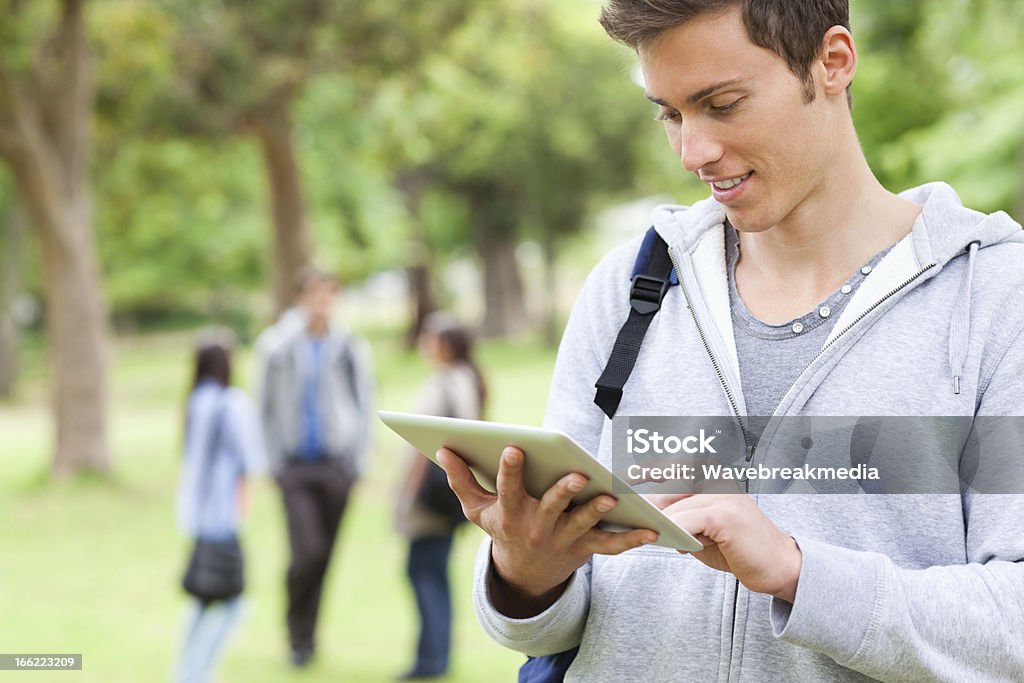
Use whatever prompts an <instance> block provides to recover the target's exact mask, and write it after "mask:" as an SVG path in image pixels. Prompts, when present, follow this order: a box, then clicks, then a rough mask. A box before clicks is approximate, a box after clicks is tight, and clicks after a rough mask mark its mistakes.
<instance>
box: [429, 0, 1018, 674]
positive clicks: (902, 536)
mask: <svg viewBox="0 0 1024 683" xmlns="http://www.w3.org/2000/svg"><path fill="white" fill-rule="evenodd" d="M602 23H603V25H604V26H605V28H606V30H608V32H609V33H610V34H611V35H612V36H613V37H614V38H616V39H618V40H620V41H622V42H625V43H626V44H627V45H630V46H631V47H634V48H635V49H636V51H637V53H638V55H639V59H640V64H641V67H642V70H643V75H644V82H645V86H646V89H647V96H648V98H649V99H651V100H652V101H653V102H655V103H656V104H657V105H658V106H659V107H660V112H661V113H660V119H661V120H662V122H663V125H664V126H665V130H666V133H667V135H668V139H669V143H670V145H671V147H672V149H673V152H674V153H675V154H676V155H678V157H679V160H680V163H681V165H682V166H683V168H684V169H685V170H686V171H689V172H691V173H695V174H697V176H698V177H699V178H700V179H701V180H702V181H704V182H706V183H707V184H708V186H709V189H710V192H711V194H712V197H711V198H709V199H707V200H704V201H701V202H698V203H697V204H695V205H694V206H692V207H689V208H687V207H662V208H660V209H658V210H656V211H655V213H654V217H653V223H654V226H655V228H656V229H657V231H658V233H659V234H660V235H661V237H663V239H664V240H665V242H667V243H668V245H669V253H670V255H671V257H672V261H673V264H674V269H675V272H676V274H677V275H678V279H679V282H680V286H679V287H672V288H671V289H670V290H669V291H668V293H667V295H666V296H665V299H664V301H663V303H662V306H661V310H660V312H658V314H657V316H656V317H655V318H654V319H653V322H652V324H651V326H650V329H649V330H648V332H647V335H646V338H645V340H644V342H643V346H642V348H641V351H640V355H639V358H638V360H637V363H636V367H635V369H634V370H633V374H632V376H631V378H630V380H629V383H628V384H627V385H626V387H625V393H624V396H623V398H622V403H621V405H620V406H619V409H618V414H620V415H665V416H670V415H693V416H700V415H726V416H729V415H736V416H740V415H776V416H828V415H833V416H849V415H852V416H873V415H881V416H885V415H893V416H965V417H967V418H968V419H971V418H973V417H974V416H981V415H993V416H999V415H1020V414H1021V412H1022V410H1024V384H1022V383H1021V381H1020V377H1021V376H1022V372H1024V338H1022V335H1021V333H1022V330H1024V307H1022V306H1020V304H1019V301H1020V295H1021V292H1022V291H1024V271H1022V270H1021V268H1020V263H1021V262H1022V259H1024V244H1022V243H1024V236H1022V233H1021V229H1020V226H1018V225H1017V224H1015V223H1014V222H1013V221H1012V220H1010V219H1009V218H1008V217H1007V216H1006V215H1005V214H1002V213H998V214H993V215H991V216H986V215H983V214H979V213H976V212H974V211H970V210H968V209H965V208H964V207H963V206H962V205H961V204H960V202H959V200H958V198H957V196H956V194H955V193H954V192H953V190H952V189H951V188H950V187H948V186H946V185H943V184H940V183H936V184H932V185H927V186H924V187H920V188H916V189H913V190H910V191H907V192H905V193H903V194H901V195H895V194H892V193H890V192H889V191H887V190H886V189H885V188H883V187H881V185H879V183H878V182H877V181H876V179H875V178H874V176H873V174H872V173H871V170H870V169H869V168H868V166H867V164H866V162H865V159H864V156H863V154H862V152H861V149H860V147H859V145H858V142H857V137H856V133H855V131H854V127H853V122H852V118H851V114H850V107H849V99H848V95H847V89H848V87H849V85H850V83H851V81H852V79H853V76H854V72H855V70H856V65H857V52H856V47H855V44H854V41H853V38H852V36H851V34H850V31H849V20H848V7H847V2H846V1H845V0H731V1H730V0H717V1H716V0H662V1H660V2H650V1H649V0H643V1H642V0H612V2H610V3H609V5H608V6H607V7H606V8H605V10H604V12H603V14H602ZM639 246H640V240H639V238H638V239H637V240H634V241H633V242H631V243H629V244H626V245H624V246H623V247H621V248H619V249H617V250H615V251H613V252H612V253H610V254H609V255H608V256H607V257H606V258H605V259H604V260H603V261H602V262H601V264H599V265H598V267H597V268H596V269H595V271H594V272H593V273H592V274H591V276H590V278H588V280H587V283H586V285H585V286H584V289H583V291H582V293H581V294H580V297H579V299H578V301H577V303H576V306H575V307H574V309H573V312H572V315H571V318H570V321H569V324H568V327H567V329H566V332H565V336H564V338H563V340H562V345H561V349H560V351H559V357H558V361H557V364H556V368H555V375H554V379H553V382H552V385H551V394H550V397H549V403H548V412H547V416H546V419H545V423H546V425H547V426H550V427H554V428H557V429H560V430H563V431H564V432H566V433H567V434H569V435H570V436H572V437H573V438H574V439H575V440H576V441H578V442H579V443H580V444H581V445H583V446H584V447H586V448H587V449H588V450H589V451H590V452H592V453H595V454H596V455H597V457H598V458H599V459H600V460H601V461H602V462H604V463H605V464H606V465H609V466H610V465H611V453H612V438H611V437H612V422H611V420H609V419H607V417H606V416H605V414H604V413H603V412H602V411H601V410H600V409H599V408H598V407H597V406H596V405H594V403H593V402H592V401H593V398H594V382H595V381H596V379H597V378H598V377H599V376H600V375H601V372H602V369H603V368H604V365H605V363H606V362H607V361H608V358H609V355H610V353H611V348H612V345H613V342H614V340H615V335H616V332H617V331H618V329H619V327H620V326H621V325H622V323H623V320H625V318H626V315H627V313H628V311H629V305H630V304H629V296H630V295H629V292H630V277H631V272H632V269H633V264H634V260H635V258H636V255H637V252H638V249H639ZM925 451H926V449H924V448H921V452H918V453H915V452H908V453H906V454H905V457H906V458H907V459H919V460H920V463H921V464H922V466H926V465H927V463H928V460H927V458H928V457H929V456H928V454H927V453H926V452H925ZM440 455H441V457H442V459H443V461H444V462H445V466H446V470H447V471H448V474H449V480H450V483H451V484H452V487H453V488H454V490H455V491H456V492H457V493H458V494H459V496H460V498H461V500H462V501H463V504H464V507H465V509H466V511H467V515H468V517H469V519H470V520H471V521H473V522H474V523H476V524H477V525H479V526H480V527H482V528H483V529H484V530H485V531H486V532H487V533H488V534H489V535H490V537H491V539H490V540H489V542H488V543H486V544H485V546H484V547H483V548H482V552H481V555H480V562H479V564H478V570H477V575H476V585H475V590H474V599H475V604H476V609H477V613H478V615H479V617H480V620H481V623H482V624H483V626H484V628H485V629H486V630H487V632H488V633H489V634H490V635H491V636H492V637H493V638H495V639H496V640H497V641H498V642H500V643H502V644H503V645H505V646H507V647H510V648H513V649H516V650H519V651H521V652H524V653H526V654H529V655H549V654H553V653H557V652H560V651H564V650H569V649H570V648H573V647H576V646H579V652H578V654H577V655H576V656H575V659H574V660H573V662H572V666H571V668H569V670H568V674H567V676H566V680H573V681H597V680H600V681H627V680H628V681H635V680H642V681H685V680H701V679H715V680H722V681H725V680H758V681H760V680H767V681H776V680H805V681H819V680H844V681H847V680H869V679H879V680H886V681H897V680H899V681H911V680H912V681H919V680H997V679H998V680H1007V679H1019V677H1020V676H1021V672H1022V671H1024V640H1022V638H1021V634H1022V633H1024V533H1022V530H1024V527H1022V522H1021V520H1022V519H1024V495H1019V494H1018V495H983V494H979V493H976V492H974V491H972V490H968V489H965V490H964V492H963V493H961V494H956V493H953V494H936V495H905V494H904V495H900V494H898V493H896V494H892V495H875V496H865V495H861V496H841V495H772V494H767V493H765V492H764V490H762V489H761V488H760V486H759V484H758V482H753V481H751V482H749V483H748V485H747V486H748V488H747V491H748V492H747V493H739V494H733V495H715V494H699V495H690V496H687V495H673V496H661V497H658V498H657V499H656V501H657V504H659V505H660V506H661V507H662V508H663V510H664V512H665V513H666V514H668V515H669V516H671V517H672V518H673V519H674V520H675V521H676V522H677V523H678V524H679V525H680V526H682V527H683V528H685V529H687V530H688V531H690V532H691V533H693V534H695V535H697V536H698V538H699V539H700V540H702V542H703V543H704V544H705V549H704V550H703V551H700V552H696V553H692V554H688V555H684V554H679V553H676V552H673V551H671V550H666V549H664V548H661V547H656V546H649V545H645V544H648V543H650V542H651V541H653V540H654V538H655V536H654V534H653V533H652V532H650V531H647V530H635V531H630V532H627V533H618V534H616V533H609V532H606V531H602V530H600V529H597V528H596V527H595V524H596V523H597V522H598V521H599V520H600V519H601V517H602V516H603V515H604V514H605V513H606V512H607V511H608V510H610V509H611V508H612V507H613V506H614V505H615V501H614V500H613V499H611V498H610V497H608V496H601V497H598V498H597V499H595V500H593V501H591V502H590V503H588V504H587V505H584V506H579V507H575V508H573V509H571V510H568V509H567V508H568V505H569V501H570V500H571V498H572V497H573V495H574V493H575V492H577V491H579V490H580V488H581V487H582V485H583V483H584V482H583V478H582V477H581V475H578V474H570V475H567V476H566V477H564V478H563V479H562V480H561V481H560V482H559V483H558V484H556V485H555V486H553V487H552V488H551V489H550V490H548V491H547V492H546V493H545V494H544V496H543V497H542V498H541V499H539V500H538V499H535V498H532V497H531V496H529V495H528V494H526V493H525V492H524V490H523V487H522V483H521V472H522V467H523V463H524V455H523V454H522V453H520V452H519V451H517V450H515V449H508V450H506V452H505V453H504V454H503V462H502V466H501V470H500V472H499V478H498V493H497V495H492V494H489V493H488V492H486V491H485V490H483V489H482V488H480V487H479V486H478V485H477V484H476V482H475V480H474V479H473V477H472V475H471V473H470V472H469V470H468V468H467V467H466V466H465V464H464V463H463V461H461V460H460V459H459V458H458V457H456V456H455V454H452V453H450V452H448V451H442V452H441V453H440ZM765 457H766V456H765V454H764V453H759V452H758V451H757V449H754V450H753V451H752V453H751V455H750V462H749V464H750V465H753V466H757V465H759V464H763V462H764V459H765ZM526 458H527V459H528V458H529V456H528V455H527V456H526ZM847 458H849V455H847ZM847 463H849V460H848V459H847ZM769 464H771V463H769ZM1018 469H1019V465H1018ZM1018 493H1019V492H1018Z"/></svg>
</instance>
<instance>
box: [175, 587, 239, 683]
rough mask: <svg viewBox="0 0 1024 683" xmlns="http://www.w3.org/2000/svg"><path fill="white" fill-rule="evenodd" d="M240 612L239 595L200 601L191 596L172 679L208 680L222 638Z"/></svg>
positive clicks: (183, 681)
mask: <svg viewBox="0 0 1024 683" xmlns="http://www.w3.org/2000/svg"><path fill="white" fill-rule="evenodd" d="M241 615H242V596H240V595H239V596H237V597H234V598H232V599H231V600H228V601H226V602H214V603H209V604H205V605H204V604H203V603H202V602H200V601H199V600H197V599H194V598H193V600H192V604H191V605H190V606H189V610H188V613H187V614H186V619H185V643H184V646H183V647H182V649H181V655H180V658H179V659H178V668H177V671H175V674H174V680H175V683H207V682H208V681H209V680H210V674H211V673H212V672H213V668H214V665H215V664H216V662H217V657H218V655H220V653H221V650H222V647H223V645H224V641H225V640H226V639H227V637H228V634H229V633H230V632H231V630H232V629H233V628H234V626H235V624H236V623H238V619H239V617H241Z"/></svg>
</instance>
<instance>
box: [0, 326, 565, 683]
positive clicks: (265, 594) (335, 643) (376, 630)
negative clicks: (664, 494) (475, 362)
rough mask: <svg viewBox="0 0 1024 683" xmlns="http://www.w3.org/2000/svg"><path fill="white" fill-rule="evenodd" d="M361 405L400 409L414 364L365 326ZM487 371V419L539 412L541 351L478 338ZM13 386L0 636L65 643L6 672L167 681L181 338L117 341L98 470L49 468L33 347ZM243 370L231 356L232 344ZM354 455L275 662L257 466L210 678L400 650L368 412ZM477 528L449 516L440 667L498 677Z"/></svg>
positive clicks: (256, 679)
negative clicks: (229, 615) (305, 596)
mask: <svg viewBox="0 0 1024 683" xmlns="http://www.w3.org/2000/svg"><path fill="white" fill-rule="evenodd" d="M371 339H372V342H373V347H374V353H375V356H376V365H377V379H378V383H379V395H378V407H381V408H389V409H399V410H401V409H408V408H410V407H411V406H412V405H413V402H414V397H415V393H416V390H417V387H418V385H419V383H420V381H422V379H424V378H425V377H426V375H427V373H428V368H426V367H425V365H424V364H423V363H422V362H421V361H419V360H418V358H416V356H415V355H413V354H408V353H406V352H404V351H402V350H401V349H400V347H399V343H398V338H397V336H395V335H392V334H388V333H378V334H374V335H372V337H371ZM481 360H482V365H483V366H484V368H485V371H486V372H487V374H488V377H489V380H490V384H491V396H492V399H491V405H490V410H489V417H490V418H491V419H495V420H501V421H509V422H522V423H529V424H537V423H539V422H540V419H541V416H542V412H543V406H544V399H545V396H546V393H547V384H548V380H549V377H550V371H551V366H552V364H553V361H554V356H553V352H552V351H551V350H548V349H545V348H543V347H540V346H537V345H533V344H523V345H512V344H507V343H492V344H487V345H484V346H483V347H482V348H481ZM25 362H26V368H25V371H26V372H25V377H26V380H25V382H24V385H23V387H22V391H21V393H20V397H21V398H20V400H19V402H18V403H16V404H14V405H3V406H0V520H2V521H0V544H2V548H3V549H2V551H0V610H2V615H3V617H2V619H0V652H6V653H15V652H23V653H72V652H77V653H83V655H84V669H83V671H81V672H66V671H58V672H42V671H40V672H33V673H32V674H18V673H12V672H0V683H3V681H7V680H11V681H15V680H22V679H24V680H30V681H32V682H33V683H44V682H47V681H56V682H62V681H82V682H86V681H88V682H96V683H119V682H123V683H137V682H139V681H161V680H167V679H168V677H169V673H170V670H171V667H172V662H173V659H174V656H175V653H176V650H177V647H178V644H179V638H180V626H181V620H182V617H183V613H184V607H185V602H186V601H185V597H184V594H183V593H182V592H181V591H180V589H179V588H178V581H179V579H180V574H181V570H182V564H183V562H184V559H185V555H186V552H187V547H188V546H187V543H186V541H184V540H183V539H181V538H180V536H179V535H178V534H177V532H176V530H175V527H174V491H175V487H176V481H177V474H178V461H179V457H180V456H179V453H178V446H179V442H180V434H179V428H180V425H181V422H182V418H181V415H180V408H181V404H182V401H183V398H184V393H185V389H186V386H187V382H188V375H189V372H190V357H189V337H188V336H187V335H169V336H160V337H151V338H145V337H143V338H136V339H131V340H124V341H121V342H120V343H119V344H118V350H117V355H116V362H115V368H114V381H113V392H114V400H113V407H112V413H111V417H112V422H111V426H112V441H113V444H114V450H115V457H116V475H115V477H114V478H113V480H111V481H107V480H77V481H71V482H57V483H53V482H49V481H48V480H47V478H46V477H45V474H44V473H45V471H46V468H47V466H48V457H49V450H50V444H51V440H52V434H51V431H52V427H51V423H50V420H49V415H48V412H47V407H46V398H45V397H46V388H45V379H44V376H45V370H44V369H43V367H41V363H42V357H41V356H40V354H38V353H36V352H33V353H31V354H28V355H27V360H26V361H25ZM235 372H236V377H237V378H238V379H239V380H241V381H240V384H242V385H243V386H244V385H245V384H246V383H247V380H248V378H249V377H248V376H249V375H250V374H251V373H250V363H249V360H248V359H247V358H246V357H245V356H244V355H243V356H240V357H238V358H236V369H235ZM374 450H375V452H374V459H373V466H372V471H371V472H370V473H369V474H368V476H367V477H366V478H365V479H364V480H363V481H362V482H361V484H360V485H359V487H358V489H357V493H356V495H355V498H354V501H353V503H352V505H351V507H350V509H349V514H348V516H347V518H346V520H345V523H344V527H343V529H342V532H341V537H340V541H339V546H338V548H337V552H336V554H335V561H334V563H333V565H332V567H331V570H330V576H329V578H328V592H327V594H326V596H325V601H324V605H323V608H322V611H321V621H320V628H319V644H320V649H319V653H318V659H317V660H315V662H314V664H313V665H312V666H311V667H310V669H308V670H305V671H302V672H300V673H295V672H293V671H291V670H290V669H289V667H288V666H287V665H286V657H287V642H286V638H285V631H284V625H283V614H284V569H285V566H286V563H287V552H286V550H287V545H286V539H285V534H284V525H283V518H282V510H281V505H280V501H279V498H278V493H277V490H276V488H275V487H274V486H273V485H272V483H270V482H268V481H262V482H258V483H257V485H256V487H255V491H254V506H253V510H252V516H251V519H250V520H249V523H248V525H247V527H246V529H245V537H244V542H245V546H246V551H247V560H248V576H247V579H248V590H247V596H248V613H247V616H246V618H245V620H244V622H243V624H242V626H241V627H240V628H239V630H238V631H237V632H236V633H235V635H234V639H233V641H232V642H231V644H230V645H229V647H228V649H227V653H226V656H225V660H224V662H223V665H222V666H221V669H220V676H219V679H218V680H219V681H221V682H228V683H230V682H231V681H243V682H246V683H263V682H271V681H286V680H302V681H308V682H310V683H313V682H315V681H331V682H332V683H333V682H335V681H386V680H391V679H393V678H394V676H395V675H396V674H398V673H400V672H402V671H404V670H405V669H406V668H408V666H409V665H410V663H411V658H412V653H413V649H414V639H415V630H416V620H415V612H414V607H413V602H412V594H411V590H410V589H409V587H408V585H407V582H406V580H405V575H404V563H405V544H404V542H403V540H402V539H400V538H399V537H397V536H396V535H395V534H394V533H393V531H392V528H391V508H392V499H393V492H394V489H395V484H396V482H397V479H398V477H399V474H400V469H401V462H402V458H403V457H404V454H405V453H404V450H403V448H402V442H401V441H400V440H399V439H398V437H396V436H394V435H392V434H391V433H390V432H388V431H387V430H386V429H385V428H384V427H383V425H381V424H380V423H378V424H377V430H376V440H375V449H374ZM480 538H481V533H480V532H479V530H477V529H476V528H465V529H463V530H462V532H461V536H460V538H459V539H458V540H457V542H456V549H455V553H454V556H453V558H452V571H453V581H454V592H455V595H456V600H455V602H456V604H455V612H456V624H455V642H454V649H453V657H454V660H453V671H452V674H451V676H450V677H449V678H448V679H446V680H449V681H465V682H467V683H468V682H470V681H472V682H474V683H476V682H479V681H492V680H495V681H497V680H515V672H516V669H517V668H518V666H519V664H520V663H521V662H522V660H523V658H522V656H521V655H518V654H517V653H514V652H510V651H506V650H503V649H501V648H499V647H498V646H497V645H495V644H493V643H492V642H491V641H490V640H489V639H488V638H487V637H486V636H485V635H484V633H483V631H482V630H481V629H480V627H479V625H478V624H477V623H476V619H475V617H474V616H473V614H472V609H471V605H470V600H469V590H470V581H471V574H472V563H473V557H474V555H475V552H476V548H477V546H478V544H479V541H480Z"/></svg>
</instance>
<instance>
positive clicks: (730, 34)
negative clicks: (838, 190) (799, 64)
mask: <svg viewBox="0 0 1024 683" xmlns="http://www.w3.org/2000/svg"><path fill="white" fill-rule="evenodd" d="M639 55H640V65H641V68H642V69H643V74H644V82H645V84H646V87H647V95H648V97H649V98H650V99H651V100H653V101H655V102H656V103H657V104H658V105H659V109H660V116H659V118H661V120H662V121H663V122H664V125H665V131H666V133H667V134H668V139H669V143H670V144H671V145H672V149H673V150H674V151H675V153H676V155H677V156H678V157H679V159H680V163H681V164H682V166H683V168H685V169H686V170H687V171H691V172H693V173H696V174H697V176H698V177H699V178H700V179H701V181H703V182H705V183H707V184H708V185H709V186H710V188H711V191H712V194H713V195H714V197H715V199H717V200H718V201H719V202H721V203H722V204H723V205H725V208H726V214H727V215H728V217H729V220H730V222H731V223H732V224H733V225H734V226H735V227H736V228H737V229H739V230H742V231H746V232H760V231H763V230H767V229H769V228H771V227H774V226H775V225H777V224H779V223H780V222H783V221H785V220H786V219H787V218H791V217H793V216H795V215H798V214H799V211H800V209H801V207H802V206H804V205H805V202H806V201H807V200H808V199H809V198H811V197H814V196H821V195H824V194H826V189H827V188H828V187H830V186H831V183H833V182H834V181H835V178H834V176H835V175H837V173H836V172H835V171H833V172H832V173H831V174H830V169H829V160H830V158H832V157H833V147H834V145H835V136H834V134H833V130H834V126H835V123H834V121H833V118H832V117H833V116H834V107H832V106H830V103H829V102H828V101H827V98H826V97H825V96H824V95H823V93H822V92H821V90H820V88H819V89H818V92H817V97H816V98H815V99H814V101H812V102H810V103H807V102H806V101H805V98H804V92H803V84H802V82H801V80H800V79H799V78H798V77H797V76H796V75H795V74H794V73H793V72H792V71H791V70H790V69H789V67H788V66H787V64H786V62H785V61H783V60H782V58H781V57H779V56H778V55H777V54H775V53H774V52H772V51H770V50H766V49H764V48H761V47H758V46H756V45H754V44H753V43H752V42H751V41H750V38H749V37H748V36H747V31H746V28H745V27H744V25H743V18H742V15H741V13H740V10H739V9H734V10H731V11H729V12H727V13H724V14H709V15H704V16H700V17H698V18H696V19H694V20H692V21H690V22H688V23H686V24H683V25H681V26H677V27H675V28H673V29H670V30H668V31H666V32H665V33H663V34H662V35H661V36H659V37H658V38H656V39H655V40H654V41H652V42H651V43H650V44H648V45H645V46H643V47H641V48H640V50H639ZM815 68H821V65H820V63H817V64H816V65H815ZM812 72H813V69H812ZM844 102H845V100H844Z"/></svg>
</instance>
